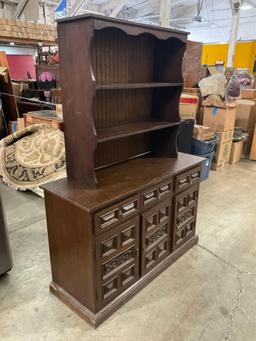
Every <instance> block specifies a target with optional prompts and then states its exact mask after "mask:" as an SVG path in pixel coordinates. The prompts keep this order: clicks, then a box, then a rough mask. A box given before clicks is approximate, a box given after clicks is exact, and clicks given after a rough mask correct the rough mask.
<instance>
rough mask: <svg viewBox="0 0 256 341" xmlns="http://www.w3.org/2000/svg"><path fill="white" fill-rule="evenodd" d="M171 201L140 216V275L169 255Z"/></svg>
mask: <svg viewBox="0 0 256 341" xmlns="http://www.w3.org/2000/svg"><path fill="white" fill-rule="evenodd" d="M170 221H171V200H168V201H164V202H163V203H161V204H160V205H158V206H157V207H154V208H153V209H150V210H148V211H146V212H145V213H143V214H142V232H141V242H142V252H141V272H142V275H143V274H145V273H147V272H148V271H150V270H151V269H152V268H153V267H154V266H156V265H157V264H158V263H159V262H161V260H163V259H164V258H165V257H167V256H168V254H169V253H170V251H169V249H170V243H169V242H170Z"/></svg>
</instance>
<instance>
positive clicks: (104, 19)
mask: <svg viewBox="0 0 256 341" xmlns="http://www.w3.org/2000/svg"><path fill="white" fill-rule="evenodd" d="M79 20H88V21H89V20H97V21H101V22H108V23H110V24H112V25H113V26H116V25H120V24H122V25H129V26H135V27H141V28H145V29H147V28H148V29H155V30H157V31H166V32H170V33H179V34H182V35H188V34H189V32H186V31H182V30H178V29H175V28H168V27H161V26H155V25H149V24H141V23H137V22H133V21H129V20H124V19H118V18H112V17H107V16H105V15H100V14H93V13H88V14H83V15H77V16H74V17H68V18H64V19H59V20H57V22H58V24H62V23H68V22H74V21H79Z"/></svg>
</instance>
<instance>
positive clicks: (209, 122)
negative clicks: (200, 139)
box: [203, 106, 236, 132]
mask: <svg viewBox="0 0 256 341" xmlns="http://www.w3.org/2000/svg"><path fill="white" fill-rule="evenodd" d="M235 120H236V107H233V106H232V107H231V106H227V107H226V108H218V107H206V106H205V107H204V119H203V125H204V126H206V127H211V128H213V129H215V130H216V131H219V132H223V131H229V130H233V129H234V127H235Z"/></svg>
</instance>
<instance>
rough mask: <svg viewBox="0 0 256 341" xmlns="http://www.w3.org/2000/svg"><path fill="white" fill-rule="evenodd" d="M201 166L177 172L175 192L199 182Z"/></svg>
mask: <svg viewBox="0 0 256 341" xmlns="http://www.w3.org/2000/svg"><path fill="white" fill-rule="evenodd" d="M200 175H201V166H198V167H196V168H193V169H190V170H189V171H187V172H185V173H182V174H179V175H177V176H176V178H175V192H180V191H183V190H185V189H187V188H189V187H190V186H191V185H195V184H197V183H199V182H200Z"/></svg>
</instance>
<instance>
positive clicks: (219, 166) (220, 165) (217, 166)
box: [211, 159, 229, 172]
mask: <svg viewBox="0 0 256 341" xmlns="http://www.w3.org/2000/svg"><path fill="white" fill-rule="evenodd" d="M228 165H229V159H226V160H222V161H218V162H215V163H212V166H211V170H213V171H215V172H218V171H221V170H222V169H223V168H225V167H227V166H228Z"/></svg>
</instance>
